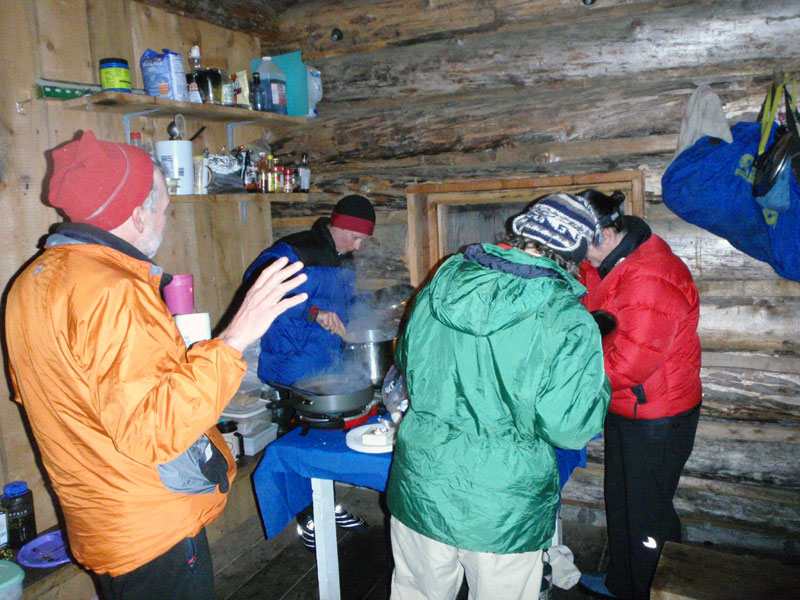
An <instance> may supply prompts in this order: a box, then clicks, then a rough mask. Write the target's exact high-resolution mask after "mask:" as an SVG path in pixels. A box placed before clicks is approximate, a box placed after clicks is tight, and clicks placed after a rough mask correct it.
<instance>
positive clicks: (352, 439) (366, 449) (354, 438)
mask: <svg viewBox="0 0 800 600" xmlns="http://www.w3.org/2000/svg"><path fill="white" fill-rule="evenodd" d="M376 425H377V423H367V424H366V425H361V426H359V427H355V428H353V429H351V430H350V431H348V432H347V437H346V438H345V443H346V444H347V447H348V448H350V449H351V450H355V451H356V452H363V453H365V454H383V453H384V452H391V451H392V448H393V447H394V443H391V444H386V445H384V446H367V445H366V444H364V443H362V441H361V436H362V435H364V434H365V433H366V432H367V431H369V430H370V429H372V428H373V427H375V426H376Z"/></svg>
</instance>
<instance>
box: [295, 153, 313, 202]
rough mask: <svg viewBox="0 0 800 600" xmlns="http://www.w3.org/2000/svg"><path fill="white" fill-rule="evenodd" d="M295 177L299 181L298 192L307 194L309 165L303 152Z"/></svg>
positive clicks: (309, 180)
mask: <svg viewBox="0 0 800 600" xmlns="http://www.w3.org/2000/svg"><path fill="white" fill-rule="evenodd" d="M297 175H298V179H299V180H300V185H299V188H300V191H301V192H307V191H308V190H309V189H310V188H311V165H309V164H308V154H306V153H305V152H303V158H302V160H301V161H300V166H299V167H297Z"/></svg>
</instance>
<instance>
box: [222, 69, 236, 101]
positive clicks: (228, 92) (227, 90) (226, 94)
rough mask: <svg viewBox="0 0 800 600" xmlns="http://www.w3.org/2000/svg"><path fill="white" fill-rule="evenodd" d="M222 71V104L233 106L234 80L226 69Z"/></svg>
mask: <svg viewBox="0 0 800 600" xmlns="http://www.w3.org/2000/svg"><path fill="white" fill-rule="evenodd" d="M220 71H221V73H222V104H223V105H224V106H233V104H234V97H233V79H231V76H230V74H229V73H228V72H227V71H225V70H224V69H220Z"/></svg>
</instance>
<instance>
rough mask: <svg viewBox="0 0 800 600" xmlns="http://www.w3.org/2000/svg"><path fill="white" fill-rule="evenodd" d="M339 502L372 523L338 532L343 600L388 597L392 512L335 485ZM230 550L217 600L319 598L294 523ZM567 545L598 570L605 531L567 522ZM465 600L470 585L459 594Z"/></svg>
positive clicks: (222, 560) (374, 498) (579, 597)
mask: <svg viewBox="0 0 800 600" xmlns="http://www.w3.org/2000/svg"><path fill="white" fill-rule="evenodd" d="M336 497H337V501H338V502H340V503H341V504H343V505H344V506H345V507H346V508H347V509H348V510H350V511H351V512H354V513H356V514H358V515H360V516H362V517H363V518H364V519H366V521H367V523H368V524H369V528H368V529H367V530H366V531H363V532H343V531H341V530H338V535H339V573H340V576H339V578H340V582H341V590H342V599H343V600H387V599H388V598H389V582H390V580H391V574H392V557H391V547H390V544H389V536H388V512H387V511H386V507H385V503H384V499H383V495H382V494H379V493H378V492H375V491H373V490H369V489H365V488H356V487H351V486H345V485H339V484H337V486H336ZM231 538H232V540H230V542H231V543H229V544H226V545H228V547H229V549H228V551H226V552H222V551H220V552H215V555H214V566H215V570H216V571H217V574H216V597H217V600H253V599H257V598H258V599H261V598H263V599H269V600H314V599H316V598H318V597H319V592H318V587H317V571H316V561H315V557H314V554H313V553H311V552H309V551H308V550H306V549H305V547H304V546H303V545H302V544H301V543H300V541H299V539H298V537H297V533H296V527H295V524H294V522H293V523H290V524H289V525H288V526H287V527H286V529H285V530H284V531H283V532H282V533H281V534H280V535H278V536H276V537H275V538H273V539H271V540H266V539H265V538H264V533H263V529H262V527H261V524H260V522H258V521H256V520H255V519H253V520H251V521H248V522H247V523H245V524H243V525H242V526H241V527H240V528H239V530H238V531H236V532H235V533H234V534H233V535H232V536H231ZM564 543H565V544H566V545H568V546H569V547H570V549H571V550H572V551H573V552H574V554H575V564H576V565H577V566H578V568H580V569H582V570H586V571H595V570H597V569H598V567H599V565H600V564H602V562H603V560H604V558H605V552H606V536H605V529H604V528H601V527H596V526H590V525H582V524H580V523H575V522H565V523H564ZM458 598H459V600H466V598H467V594H466V587H465V588H463V589H462V591H461V594H459V597H458ZM552 598H553V599H554V600H586V598H587V596H584V595H583V594H582V593H581V592H580V591H578V589H577V586H576V587H574V588H572V589H570V590H561V589H558V588H555V589H554V593H553V595H552Z"/></svg>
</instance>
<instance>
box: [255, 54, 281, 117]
mask: <svg viewBox="0 0 800 600" xmlns="http://www.w3.org/2000/svg"><path fill="white" fill-rule="evenodd" d="M256 70H257V71H258V74H259V75H261V85H262V86H264V89H266V90H267V110H268V111H269V112H274V113H278V114H279V115H285V114H287V110H286V75H285V74H284V73H283V71H282V70H281V69H280V67H278V65H276V64H275V63H274V62H272V58H271V57H269V56H264V57H262V58H261V64H260V65H258V69H256Z"/></svg>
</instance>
